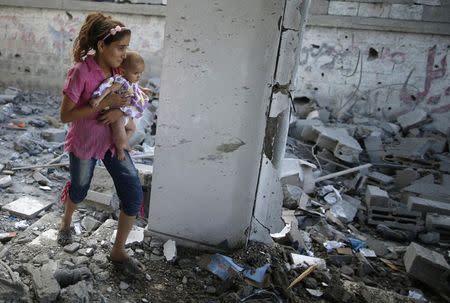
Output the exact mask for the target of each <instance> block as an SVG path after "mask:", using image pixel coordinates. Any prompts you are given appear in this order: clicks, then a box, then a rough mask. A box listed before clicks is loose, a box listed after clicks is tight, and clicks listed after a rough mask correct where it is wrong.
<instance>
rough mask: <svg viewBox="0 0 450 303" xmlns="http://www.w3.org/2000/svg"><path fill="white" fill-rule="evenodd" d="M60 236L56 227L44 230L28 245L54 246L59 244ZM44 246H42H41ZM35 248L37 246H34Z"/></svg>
mask: <svg viewBox="0 0 450 303" xmlns="http://www.w3.org/2000/svg"><path fill="white" fill-rule="evenodd" d="M57 238H58V231H57V230H56V229H48V230H46V231H44V232H43V233H42V234H40V235H39V236H38V237H37V238H35V239H34V240H33V241H31V242H30V243H28V244H27V245H28V246H38V247H39V246H44V247H46V248H49V247H52V246H58V243H57V242H56V240H57ZM41 248H42V247H41ZM33 249H35V248H33Z"/></svg>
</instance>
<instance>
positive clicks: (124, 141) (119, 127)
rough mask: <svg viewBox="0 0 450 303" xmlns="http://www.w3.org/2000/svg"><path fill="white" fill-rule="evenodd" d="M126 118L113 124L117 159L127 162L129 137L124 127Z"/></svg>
mask: <svg viewBox="0 0 450 303" xmlns="http://www.w3.org/2000/svg"><path fill="white" fill-rule="evenodd" d="M124 119H125V118H124V117H122V118H120V119H118V120H117V121H116V122H114V123H112V124H111V129H112V133H113V139H114V144H115V146H116V153H117V159H119V160H125V152H124V149H128V148H129V147H128V137H127V132H126V130H125V125H124V122H125V121H124Z"/></svg>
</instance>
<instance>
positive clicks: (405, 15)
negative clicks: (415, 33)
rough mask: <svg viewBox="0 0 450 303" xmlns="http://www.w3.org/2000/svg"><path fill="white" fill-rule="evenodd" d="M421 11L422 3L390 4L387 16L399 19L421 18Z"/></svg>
mask: <svg viewBox="0 0 450 303" xmlns="http://www.w3.org/2000/svg"><path fill="white" fill-rule="evenodd" d="M422 13H423V6H422V5H415V4H392V5H391V11H390V13H389V18H392V19H401V20H422Z"/></svg>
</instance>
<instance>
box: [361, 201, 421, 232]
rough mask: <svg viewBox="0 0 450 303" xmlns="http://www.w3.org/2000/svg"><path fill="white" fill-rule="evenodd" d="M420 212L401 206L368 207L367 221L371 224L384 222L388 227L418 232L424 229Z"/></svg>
mask: <svg viewBox="0 0 450 303" xmlns="http://www.w3.org/2000/svg"><path fill="white" fill-rule="evenodd" d="M421 218H422V214H421V213H420V212H416V211H409V210H406V209H401V208H390V207H370V208H369V211H368V217H367V223H368V224H371V225H378V224H384V225H386V226H388V227H392V228H397V229H403V230H410V231H412V232H415V233H417V232H419V231H422V230H423V229H424V226H423V221H422V219H421Z"/></svg>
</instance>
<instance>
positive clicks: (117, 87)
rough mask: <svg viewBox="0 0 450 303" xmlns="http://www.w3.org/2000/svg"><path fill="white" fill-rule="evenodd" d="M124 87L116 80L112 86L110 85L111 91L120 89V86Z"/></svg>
mask: <svg viewBox="0 0 450 303" xmlns="http://www.w3.org/2000/svg"><path fill="white" fill-rule="evenodd" d="M121 87H122V84H120V83H117V82H115V83H114V84H113V85H112V86H111V87H110V91H111V92H113V93H115V92H116V91H118V90H119V89H120V88H121Z"/></svg>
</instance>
